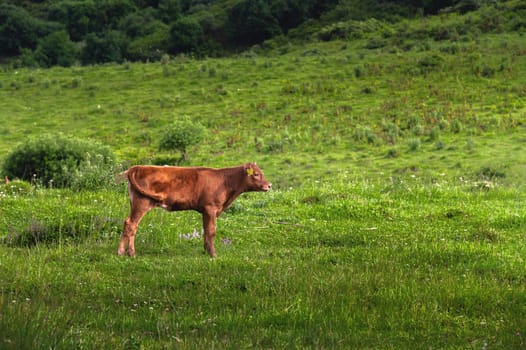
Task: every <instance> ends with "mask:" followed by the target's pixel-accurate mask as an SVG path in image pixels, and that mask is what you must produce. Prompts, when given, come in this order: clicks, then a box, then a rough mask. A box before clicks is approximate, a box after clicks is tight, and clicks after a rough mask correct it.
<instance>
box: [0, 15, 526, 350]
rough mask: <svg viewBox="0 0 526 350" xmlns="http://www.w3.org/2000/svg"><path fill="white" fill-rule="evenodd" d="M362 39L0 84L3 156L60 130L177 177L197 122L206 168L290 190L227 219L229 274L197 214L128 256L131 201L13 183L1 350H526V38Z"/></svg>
mask: <svg viewBox="0 0 526 350" xmlns="http://www.w3.org/2000/svg"><path fill="white" fill-rule="evenodd" d="M368 23H369V24H368V25H379V26H380V27H381V28H377V29H375V30H373V31H370V32H365V33H364V34H363V36H362V37H360V38H356V39H355V40H353V41H349V40H332V41H328V42H310V43H305V44H301V45H300V44H289V45H278V42H277V41H276V42H269V43H267V44H266V45H265V47H263V48H254V49H253V50H251V51H248V52H245V53H244V54H242V55H240V56H239V57H235V58H223V59H206V60H192V59H187V58H184V57H178V58H172V59H170V60H167V61H165V62H162V63H151V64H138V63H126V64H123V65H104V66H92V67H73V68H52V69H45V70H43V69H38V70H27V69H19V70H14V69H10V68H4V69H3V71H2V72H1V73H0V121H1V124H0V125H1V126H0V159H5V155H6V154H7V153H8V152H10V151H11V150H12V149H13V148H14V147H15V146H16V145H17V144H19V143H20V142H24V140H25V139H26V138H27V137H30V136H33V135H39V134H42V133H48V132H63V133H66V134H70V135H73V136H76V137H81V138H91V139H95V140H98V141H100V142H102V143H104V144H106V145H109V146H110V147H111V148H112V149H113V151H114V152H115V153H116V154H117V156H118V158H119V160H120V161H121V162H122V163H123V164H124V166H125V165H128V164H131V163H151V162H163V161H164V160H170V159H172V160H174V159H175V158H176V157H177V155H176V154H174V153H169V152H165V151H163V152H161V151H159V150H158V145H159V142H158V141H159V138H160V135H162V134H163V132H164V131H165V130H166V129H167V127H169V126H170V124H171V123H172V122H173V120H174V119H175V118H178V117H180V116H189V117H191V118H192V119H194V120H196V121H199V122H200V123H202V124H203V125H204V126H205V127H206V128H207V137H206V138H205V141H203V142H201V143H200V144H199V145H196V146H193V147H192V148H191V149H189V156H190V162H189V164H190V165H210V166H226V165H236V164H239V163H242V162H246V161H257V162H258V164H259V165H261V167H262V168H263V170H264V171H265V174H266V176H267V178H268V179H269V180H270V181H271V182H272V183H273V188H275V190H274V191H272V192H270V193H254V194H246V195H243V196H242V197H241V198H240V199H238V201H236V202H235V203H234V205H233V206H232V208H231V209H230V210H229V211H228V212H227V213H225V214H224V216H222V217H220V218H219V220H218V235H217V237H216V246H217V251H218V258H217V259H215V260H210V259H209V258H207V257H206V256H205V255H204V253H203V248H202V239H200V238H194V235H193V233H194V232H195V231H197V232H199V230H200V225H201V224H200V222H201V220H200V218H199V216H198V215H197V214H196V213H192V212H183V213H175V214H169V213H166V212H164V211H161V210H154V211H152V212H151V213H149V214H148V215H147V216H146V217H145V219H144V221H143V222H142V223H141V225H140V226H139V230H138V234H137V235H138V236H137V241H136V248H137V258H136V259H128V258H121V257H117V256H116V254H115V253H116V247H117V243H118V236H119V235H120V230H121V225H122V222H123V219H124V218H125V217H126V215H127V213H128V203H127V202H128V199H127V194H126V190H125V186H124V185H123V184H121V185H114V186H110V187H108V188H102V189H100V190H95V191H84V190H83V191H72V190H70V189H47V188H43V187H39V186H36V187H27V186H24V185H23V184H19V185H17V184H16V183H11V184H8V185H6V186H3V185H2V186H0V237H1V238H2V244H0V348H7V349H21V348H42V349H44V348H58V349H70V348H81V349H83V348H85V349H92V348H100V349H109V348H118V349H121V348H122V349H139V348H141V349H163V348H167V349H172V348H182V349H202V348H232V349H237V348H249V347H253V348H298V349H299V348H360V349H361V348H381V349H413V348H430V349H434V348H436V349H458V348H475V349H481V348H482V349H486V348H488V349H489V348H499V349H520V348H524V347H525V346H526V340H525V338H524V337H525V334H526V321H525V320H526V318H525V317H524V316H525V312H526V310H525V308H524V305H526V300H525V297H524V296H525V295H526V290H525V286H526V283H525V275H524V258H523V257H524V256H525V254H526V251H525V248H524V244H523V242H524V233H525V232H526V221H525V218H526V207H525V204H524V203H526V202H525V199H526V191H525V187H524V183H523V177H524V174H525V170H526V169H525V164H526V162H525V161H526V159H525V158H526V152H525V151H526V150H525V148H526V137H525V136H524V135H525V133H524V131H525V130H524V129H525V124H524V120H526V119H525V117H526V116H525V112H526V103H525V96H526V84H525V82H524V79H523V78H522V77H523V76H524V72H526V55H525V49H526V48H525V47H524V36H523V35H522V34H521V33H520V32H510V33H501V34H483V33H478V34H476V35H475V34H473V32H471V31H470V32H465V33H462V32H461V33H460V34H459V33H458V32H457V34H458V36H456V35H455V36H454V39H451V38H448V39H447V40H446V39H440V40H439V39H437V38H436V37H434V36H433V35H431V34H430V33H436V31H434V30H430V31H427V30H428V29H430V28H440V27H442V28H445V27H447V28H451V26H449V25H452V24H455V23H456V24H458V23H466V17H458V16H457V15H450V16H449V15H448V16H446V15H444V16H442V17H437V18H431V19H426V20H424V21H412V22H407V23H399V24H396V25H387V24H381V25H380V24H378V23H376V24H375V23H374V22H368ZM382 28H383V29H382ZM404 28H405V29H404ZM457 28H460V27H458V26H457ZM402 29H403V30H404V31H405V33H406V34H407V35H406V36H404V37H403V40H397V39H396V38H397V35H395V34H396V33H401V30H402ZM424 30H426V31H424ZM389 33H391V34H389ZM418 33H419V34H418ZM417 34H418V35H417ZM272 46H275V47H274V48H272ZM0 175H1V174H0ZM16 186H19V187H20V188H19V187H16ZM35 241H38V242H39V243H38V244H34V243H35Z"/></svg>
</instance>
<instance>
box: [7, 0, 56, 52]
mask: <svg viewBox="0 0 526 350" xmlns="http://www.w3.org/2000/svg"><path fill="white" fill-rule="evenodd" d="M62 28H63V26H62V25H60V24H59V23H53V22H47V21H44V20H41V19H37V18H34V17H32V16H31V15H30V14H29V13H28V12H27V11H26V10H24V9H23V8H20V7H17V6H14V5H10V4H6V3H2V4H0V54H2V55H17V54H19V53H20V49H22V48H26V49H35V48H36V46H37V43H38V40H39V38H41V37H43V36H45V35H48V34H49V33H52V32H54V31H57V30H60V29H62Z"/></svg>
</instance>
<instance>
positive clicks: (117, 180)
mask: <svg viewBox="0 0 526 350" xmlns="http://www.w3.org/2000/svg"><path fill="white" fill-rule="evenodd" d="M127 180H128V170H126V171H123V172H122V173H118V174H117V175H115V183H118V184H120V183H121V182H124V181H127Z"/></svg>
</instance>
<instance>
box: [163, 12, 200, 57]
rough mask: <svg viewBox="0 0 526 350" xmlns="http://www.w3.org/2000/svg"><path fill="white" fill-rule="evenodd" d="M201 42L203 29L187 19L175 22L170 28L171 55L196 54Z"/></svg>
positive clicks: (195, 22)
mask: <svg viewBox="0 0 526 350" xmlns="http://www.w3.org/2000/svg"><path fill="white" fill-rule="evenodd" d="M202 42H203V28H201V25H200V24H199V23H198V22H197V21H195V20H193V19H191V18H189V17H183V18H181V19H179V20H177V21H175V22H174V23H173V24H172V26H171V28H170V49H171V52H172V53H181V52H197V51H198V49H199V47H200V46H201V43H202Z"/></svg>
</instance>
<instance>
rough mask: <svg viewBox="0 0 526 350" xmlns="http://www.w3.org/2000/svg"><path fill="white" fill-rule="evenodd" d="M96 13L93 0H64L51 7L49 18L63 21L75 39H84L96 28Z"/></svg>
mask: <svg viewBox="0 0 526 350" xmlns="http://www.w3.org/2000/svg"><path fill="white" fill-rule="evenodd" d="M96 14H97V12H96V7H95V3H94V1H93V0H80V1H74V0H62V1H59V2H56V3H53V4H52V5H50V7H49V18H50V19H51V20H53V21H57V22H60V23H63V24H64V25H65V26H66V28H67V30H68V33H69V35H70V37H71V39H72V40H74V41H80V40H82V39H83V38H84V36H85V35H86V34H87V33H89V32H91V31H92V30H94V29H95V24H94V23H92V21H93V19H94V18H96Z"/></svg>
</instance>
